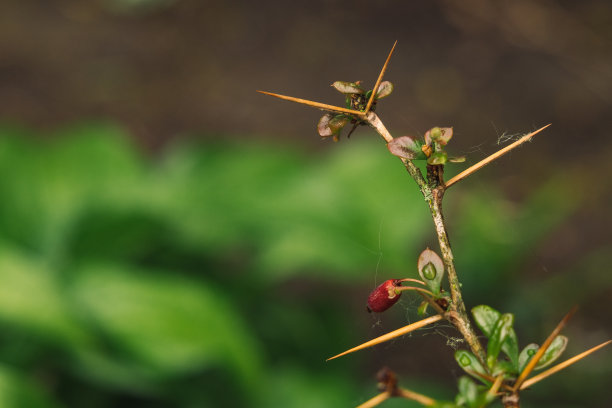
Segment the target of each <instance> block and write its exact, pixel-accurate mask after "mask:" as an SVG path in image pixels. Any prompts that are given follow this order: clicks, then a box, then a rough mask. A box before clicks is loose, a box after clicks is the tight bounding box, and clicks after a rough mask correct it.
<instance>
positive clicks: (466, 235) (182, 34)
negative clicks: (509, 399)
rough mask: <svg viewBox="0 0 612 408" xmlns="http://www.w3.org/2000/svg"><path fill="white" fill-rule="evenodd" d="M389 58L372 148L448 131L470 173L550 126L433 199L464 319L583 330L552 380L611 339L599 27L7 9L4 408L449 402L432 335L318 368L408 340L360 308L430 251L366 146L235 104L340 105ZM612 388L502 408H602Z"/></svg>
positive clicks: (390, 12) (403, 180)
mask: <svg viewBox="0 0 612 408" xmlns="http://www.w3.org/2000/svg"><path fill="white" fill-rule="evenodd" d="M395 40H398V46H397V48H396V51H395V54H394V56H393V58H392V61H391V64H390V67H389V69H388V71H387V75H386V79H388V80H390V81H392V82H393V83H394V84H395V91H394V94H393V95H392V96H391V97H389V98H387V99H385V100H384V101H382V102H381V103H380V104H379V107H378V112H379V115H380V116H381V118H382V119H383V121H384V122H385V124H386V125H387V127H388V128H389V130H390V131H391V132H392V133H393V134H394V135H395V136H401V135H405V134H410V135H414V136H420V135H422V134H423V133H424V132H425V131H426V130H427V129H429V128H431V127H432V126H453V127H454V134H455V136H454V138H453V140H452V142H451V144H450V148H449V150H450V151H451V152H452V153H454V154H457V155H466V156H467V157H468V162H467V163H466V164H467V165H469V164H470V163H474V162H476V161H478V160H480V159H481V158H483V157H485V156H486V155H488V154H490V153H492V152H494V151H495V150H497V149H499V148H500V147H502V146H503V145H506V144H507V143H509V142H510V141H511V140H512V139H513V138H515V137H516V136H518V135H521V134H523V133H526V132H528V131H531V130H534V129H536V128H537V127H540V126H543V125H545V124H548V123H552V126H551V127H550V128H549V129H547V130H546V131H544V132H543V133H542V134H540V135H538V136H537V137H536V138H535V139H534V141H533V142H532V143H529V144H526V145H524V146H523V147H521V148H519V149H517V150H515V151H513V152H512V153H511V154H510V155H508V156H506V157H504V158H503V159H501V160H499V162H496V163H495V164H493V165H491V166H489V167H487V168H486V169H484V170H482V171H481V172H479V173H477V174H475V175H473V176H471V177H470V178H469V179H467V180H465V181H464V182H462V183H460V184H459V185H457V186H456V187H454V188H453V189H452V190H450V191H449V193H448V194H447V197H446V200H445V201H446V202H445V205H446V213H447V218H448V222H449V230H450V231H449V232H450V236H451V241H452V243H453V249H454V253H455V257H456V260H457V267H458V272H459V274H460V277H461V279H462V282H463V285H464V296H465V298H466V301H467V306H468V307H469V308H470V307H473V306H475V305H478V304H481V303H487V304H490V305H491V306H493V307H494V308H496V309H498V310H500V311H502V312H511V313H514V314H515V315H516V323H515V328H516V331H517V333H518V336H519V341H520V343H521V344H520V345H521V346H524V345H526V344H527V343H531V342H537V343H541V342H542V341H543V340H544V339H545V338H546V336H547V335H548V333H549V331H550V330H552V328H553V327H554V326H555V325H556V324H557V322H558V321H559V320H560V318H561V317H562V316H563V315H564V314H565V313H566V312H567V310H569V308H570V307H571V306H573V305H575V304H578V305H579V306H580V310H579V312H578V313H577V314H576V315H575V317H574V318H573V320H572V321H571V322H570V324H569V326H568V327H567V329H566V334H567V335H568V336H569V338H570V342H569V346H568V349H567V351H566V354H565V356H566V357H567V356H571V355H574V354H577V353H579V352H581V351H583V350H584V349H586V348H589V347H592V346H594V345H596V344H599V343H601V342H603V341H605V340H607V339H610V338H611V337H612V325H611V323H612V313H611V312H610V308H609V307H608V305H607V304H608V300H609V299H610V297H611V296H612V278H611V276H612V275H611V274H610V272H609V269H610V264H611V261H612V251H611V245H610V244H611V240H610V233H609V231H610V227H612V223H611V217H610V215H609V207H610V206H609V202H610V200H611V199H612V181H611V178H610V174H611V168H612V164H611V162H610V160H609V159H608V157H609V155H610V154H612V143H611V142H610V139H609V131H608V129H607V125H608V121H609V119H610V117H611V113H612V109H611V105H612V61H611V60H612V4H611V3H610V2H608V1H603V0H601V1H598V0H587V1H582V2H571V1H557V2H555V1H523V0H520V1H512V2H510V1H505V2H487V1H479V0H469V1H461V2H452V1H432V2H399V1H352V2H341V1H316V0H315V1H310V2H304V3H300V2H281V1H258V2H247V1H231V2H209V1H197V0H98V1H90V2H82V1H76V0H56V1H34V0H30V1H4V2H2V6H1V13H0V168H1V171H0V196H1V197H2V200H0V384H2V385H1V386H0V401H2V406H6V407H24V406H27V407H79V406H88V407H111V406H112V407H123V406H131V407H175V406H176V407H203V406H207V407H208V406H210V407H252V406H253V407H259V406H262V407H276V406H278V407H332V406H333V407H340V406H354V405H358V404H359V403H361V402H363V401H365V400H366V399H367V398H369V397H371V396H373V395H374V394H375V393H376V392H377V391H376V387H375V373H376V371H377V370H378V369H379V368H380V367H382V366H384V365H387V366H389V367H390V368H392V369H393V370H395V371H396V372H397V373H398V375H399V376H400V382H401V384H402V385H403V386H405V387H408V388H411V389H414V390H416V391H418V392H422V393H426V394H428V395H431V396H432V397H434V398H440V399H451V398H452V397H453V395H454V393H455V389H456V380H457V378H458V377H459V376H460V375H461V371H460V369H459V368H458V366H457V365H456V364H455V363H454V360H453V358H452V355H453V352H454V349H453V347H457V346H458V347H462V345H461V344H457V342H456V341H455V338H456V337H458V334H457V333H456V332H455V331H454V330H453V329H452V328H451V327H447V326H446V325H440V326H438V327H435V328H431V329H426V330H422V331H420V332H417V333H414V334H413V335H412V336H410V337H407V338H402V339H398V340H395V341H394V342H392V343H390V344H386V345H382V346H379V347H376V348H375V349H371V350H367V351H363V352H360V353H357V354H355V355H351V356H347V357H344V358H343V359H339V360H336V361H333V362H329V363H325V358H327V357H329V356H331V355H334V354H336V353H338V352H340V351H342V350H344V349H347V348H349V347H352V346H354V345H356V344H358V343H361V342H363V341H365V340H367V339H370V338H372V337H374V336H377V335H379V334H382V333H384V332H387V331H390V330H392V329H395V328H398V327H400V326H402V325H404V324H407V323H408V322H410V321H413V320H415V319H417V318H418V317H417V316H416V313H415V308H416V306H417V305H418V303H419V300H418V299H417V298H413V297H411V296H409V295H404V296H403V298H402V300H401V301H400V303H399V304H398V306H396V307H394V308H393V309H391V310H390V311H388V312H386V313H385V314H383V315H376V316H375V315H369V314H367V313H366V312H365V307H364V304H365V299H366V297H367V294H368V293H369V291H370V290H371V289H372V288H373V287H375V285H376V284H377V283H380V282H382V281H383V280H385V279H389V278H398V277H415V275H416V259H417V256H418V254H419V252H420V251H421V250H422V249H424V248H425V247H426V246H428V245H429V246H431V247H432V248H437V244H436V242H435V236H434V233H433V229H432V225H431V221H430V218H429V215H428V213H427V211H426V208H425V205H424V202H423V200H422V198H421V197H420V195H419V193H418V191H417V189H416V186H415V185H414V182H413V181H412V180H410V179H409V177H408V175H407V174H405V171H404V170H403V169H402V167H401V165H399V164H398V163H397V161H396V160H393V158H392V157H391V156H390V155H389V154H388V152H387V151H386V149H385V147H384V144H383V143H382V142H381V141H380V140H379V139H377V136H376V135H375V134H374V133H373V132H372V131H370V130H368V129H359V130H358V131H357V132H356V133H354V135H353V136H352V137H351V139H350V140H348V141H347V140H342V141H341V142H340V143H337V144H334V143H331V142H329V141H321V140H320V138H319V137H318V135H317V133H316V123H317V120H318V118H319V117H320V115H321V113H320V112H319V111H317V110H314V109H311V108H307V107H303V106H299V105H297V104H292V103H289V102H284V101H280V100H277V99H273V98H270V97H266V96H263V95H261V94H258V93H256V92H255V90H256V89H261V90H267V91H272V92H278V93H282V94H287V95H293V96H297V97H302V98H306V99H312V100H317V101H321V102H324V103H331V104H341V103H342V96H341V95H339V94H337V92H335V91H334V90H333V89H332V88H331V87H330V86H329V84H331V83H332V82H333V81H335V80H345V81H355V80H363V81H364V82H365V85H366V86H367V85H369V86H370V87H371V86H372V84H373V82H374V80H375V78H376V76H377V74H378V71H379V70H380V67H381V65H382V63H383V61H384V59H385V57H386V55H387V53H388V51H389V50H390V48H391V46H392V44H393V42H394V41H395ZM466 164H460V165H449V166H447V167H448V168H447V173H448V175H449V176H450V175H452V174H453V173H456V172H458V171H460V170H462V169H463V168H465V167H466ZM611 367H612V353H611V352H610V350H605V349H604V350H603V351H600V352H598V354H597V355H595V356H593V357H589V358H588V359H586V360H585V361H582V362H580V363H578V364H577V365H575V366H572V367H571V368H569V369H567V370H566V371H565V372H563V373H561V374H558V375H556V376H554V377H552V378H549V379H547V380H546V381H543V382H542V383H541V384H538V386H537V387H534V389H533V390H530V391H529V392H526V393H525V394H524V397H523V398H524V406H525V407H536V406H537V407H553V406H554V407H607V406H609V405H610V397H609V390H608V388H609V385H610V374H612V371H611V370H612V369H611ZM383 406H389V407H392V406H413V405H411V404H410V403H409V402H404V401H388V402H387V403H385V405H383Z"/></svg>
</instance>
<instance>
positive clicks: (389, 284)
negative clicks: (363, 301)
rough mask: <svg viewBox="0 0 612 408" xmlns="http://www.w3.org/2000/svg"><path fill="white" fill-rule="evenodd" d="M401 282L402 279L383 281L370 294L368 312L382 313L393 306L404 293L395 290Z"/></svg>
mask: <svg viewBox="0 0 612 408" xmlns="http://www.w3.org/2000/svg"><path fill="white" fill-rule="evenodd" d="M401 284H402V282H401V280H400V279H389V280H386V281H384V282H383V283H381V284H380V285H379V286H378V287H377V288H376V289H374V290H373V291H372V293H370V296H368V306H367V308H368V312H376V313H380V312H384V311H385V310H387V309H388V308H390V307H391V306H393V305H394V304H395V302H397V301H398V300H399V297H400V296H401V294H402V292H397V293H396V291H395V289H396V288H397V287H399V286H401Z"/></svg>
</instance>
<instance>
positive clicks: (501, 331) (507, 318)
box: [487, 313, 514, 368]
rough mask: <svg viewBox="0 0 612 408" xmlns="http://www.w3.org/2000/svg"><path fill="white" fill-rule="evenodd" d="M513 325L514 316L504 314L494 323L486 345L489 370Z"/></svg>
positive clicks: (493, 364)
mask: <svg viewBox="0 0 612 408" xmlns="http://www.w3.org/2000/svg"><path fill="white" fill-rule="evenodd" d="M513 323H514V315H512V314H510V313H505V314H503V315H501V317H500V318H499V319H498V320H497V323H495V327H494V328H493V332H492V333H491V336H489V343H488V344H487V365H488V366H489V368H493V367H494V366H495V363H496V362H497V357H498V356H499V352H500V351H501V348H502V344H503V342H504V341H505V340H506V337H507V336H508V333H509V332H510V330H511V329H512V324H513Z"/></svg>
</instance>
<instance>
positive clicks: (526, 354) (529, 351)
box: [518, 343, 540, 373]
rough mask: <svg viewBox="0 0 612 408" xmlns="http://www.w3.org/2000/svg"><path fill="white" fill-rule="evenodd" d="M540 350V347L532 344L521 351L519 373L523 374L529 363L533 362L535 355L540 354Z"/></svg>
mask: <svg viewBox="0 0 612 408" xmlns="http://www.w3.org/2000/svg"><path fill="white" fill-rule="evenodd" d="M539 348H540V346H538V345H537V344H535V343H531V344H528V345H526V346H525V348H524V349H523V350H522V351H521V354H519V358H518V363H519V369H518V372H519V373H522V372H523V370H524V369H525V367H526V366H527V363H529V360H531V357H533V356H534V355H535V353H537V352H538V349H539Z"/></svg>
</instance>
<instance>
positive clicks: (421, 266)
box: [417, 248, 444, 295]
mask: <svg viewBox="0 0 612 408" xmlns="http://www.w3.org/2000/svg"><path fill="white" fill-rule="evenodd" d="M417 268H418V270H419V274H420V275H421V278H422V279H423V280H424V281H425V283H426V284H427V286H429V288H430V289H431V291H432V292H433V293H434V294H435V295H438V294H439V293H440V284H441V283H442V276H443V275H444V262H442V258H440V257H439V256H438V254H436V253H435V252H434V251H432V250H431V249H429V248H427V249H426V250H424V251H423V252H421V255H420V256H419V261H418V264H417Z"/></svg>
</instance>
